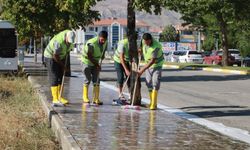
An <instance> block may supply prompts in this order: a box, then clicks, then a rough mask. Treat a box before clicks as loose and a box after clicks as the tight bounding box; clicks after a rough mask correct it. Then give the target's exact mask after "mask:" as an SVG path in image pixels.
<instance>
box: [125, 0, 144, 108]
mask: <svg viewBox="0 0 250 150" xmlns="http://www.w3.org/2000/svg"><path fill="white" fill-rule="evenodd" d="M133 4H134V0H128V6H127V12H128V18H127V24H128V31H127V35H128V41H129V55H130V59H131V60H132V64H131V68H130V69H131V76H130V83H131V88H130V94H131V100H133V93H134V87H135V86H136V92H135V99H134V105H140V104H141V81H140V78H138V80H137V83H135V82H136V78H137V69H138V66H139V65H138V50H137V43H136V40H137V39H136V31H135V21H136V20H135V9H134V6H133ZM135 63H136V65H135ZM136 84H137V85H136ZM131 102H132V101H131Z"/></svg>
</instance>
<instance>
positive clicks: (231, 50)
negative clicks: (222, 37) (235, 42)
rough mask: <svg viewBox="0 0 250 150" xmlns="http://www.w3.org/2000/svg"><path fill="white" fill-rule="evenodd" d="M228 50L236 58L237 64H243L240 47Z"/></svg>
mask: <svg viewBox="0 0 250 150" xmlns="http://www.w3.org/2000/svg"><path fill="white" fill-rule="evenodd" d="M228 52H229V54H230V55H231V56H233V57H234V58H235V64H237V65H238V66H241V55H240V51H239V50H238V49H228Z"/></svg>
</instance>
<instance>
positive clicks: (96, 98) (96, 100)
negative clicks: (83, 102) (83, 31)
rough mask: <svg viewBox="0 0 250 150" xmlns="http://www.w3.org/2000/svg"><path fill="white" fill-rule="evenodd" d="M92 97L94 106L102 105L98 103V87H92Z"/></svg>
mask: <svg viewBox="0 0 250 150" xmlns="http://www.w3.org/2000/svg"><path fill="white" fill-rule="evenodd" d="M93 95H94V96H93V97H94V100H93V102H94V104H97V105H102V104H103V102H101V101H100V99H99V96H100V86H99V85H94V89H93Z"/></svg>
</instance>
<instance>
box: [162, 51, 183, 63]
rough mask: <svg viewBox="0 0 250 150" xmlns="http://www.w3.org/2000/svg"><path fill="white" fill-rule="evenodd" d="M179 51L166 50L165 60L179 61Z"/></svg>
mask: <svg viewBox="0 0 250 150" xmlns="http://www.w3.org/2000/svg"><path fill="white" fill-rule="evenodd" d="M179 54H180V52H179V51H168V52H165V53H164V58H165V61H167V62H179Z"/></svg>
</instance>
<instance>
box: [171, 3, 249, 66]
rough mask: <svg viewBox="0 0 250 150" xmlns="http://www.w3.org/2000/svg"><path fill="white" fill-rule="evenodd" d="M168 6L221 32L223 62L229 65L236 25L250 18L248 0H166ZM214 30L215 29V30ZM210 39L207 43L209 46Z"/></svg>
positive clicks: (186, 17) (234, 43) (206, 28)
mask: <svg viewBox="0 0 250 150" xmlns="http://www.w3.org/2000/svg"><path fill="white" fill-rule="evenodd" d="M166 4H167V7H168V8H169V9H171V10H175V11H178V12H180V13H181V14H182V19H184V20H185V21H186V22H187V23H191V24H193V25H194V26H197V27H198V28H201V29H203V30H205V31H209V32H217V31H219V32H220V37H221V41H222V42H221V47H223V50H224V55H223V64H224V65H227V57H228V55H227V53H228V48H230V47H234V46H235V45H236V43H237V42H236V40H237V39H236V38H235V35H236V33H237V32H241V31H237V30H236V28H235V27H236V26H237V24H238V22H241V21H242V20H249V18H250V1H248V0H240V1H235V0H199V1H198V0H186V1H183V0H166ZM213 30H214V31H213ZM208 39H209V40H210V41H208V42H207V43H206V44H207V45H206V46H207V47H209V45H211V44H209V43H211V37H208Z"/></svg>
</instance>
